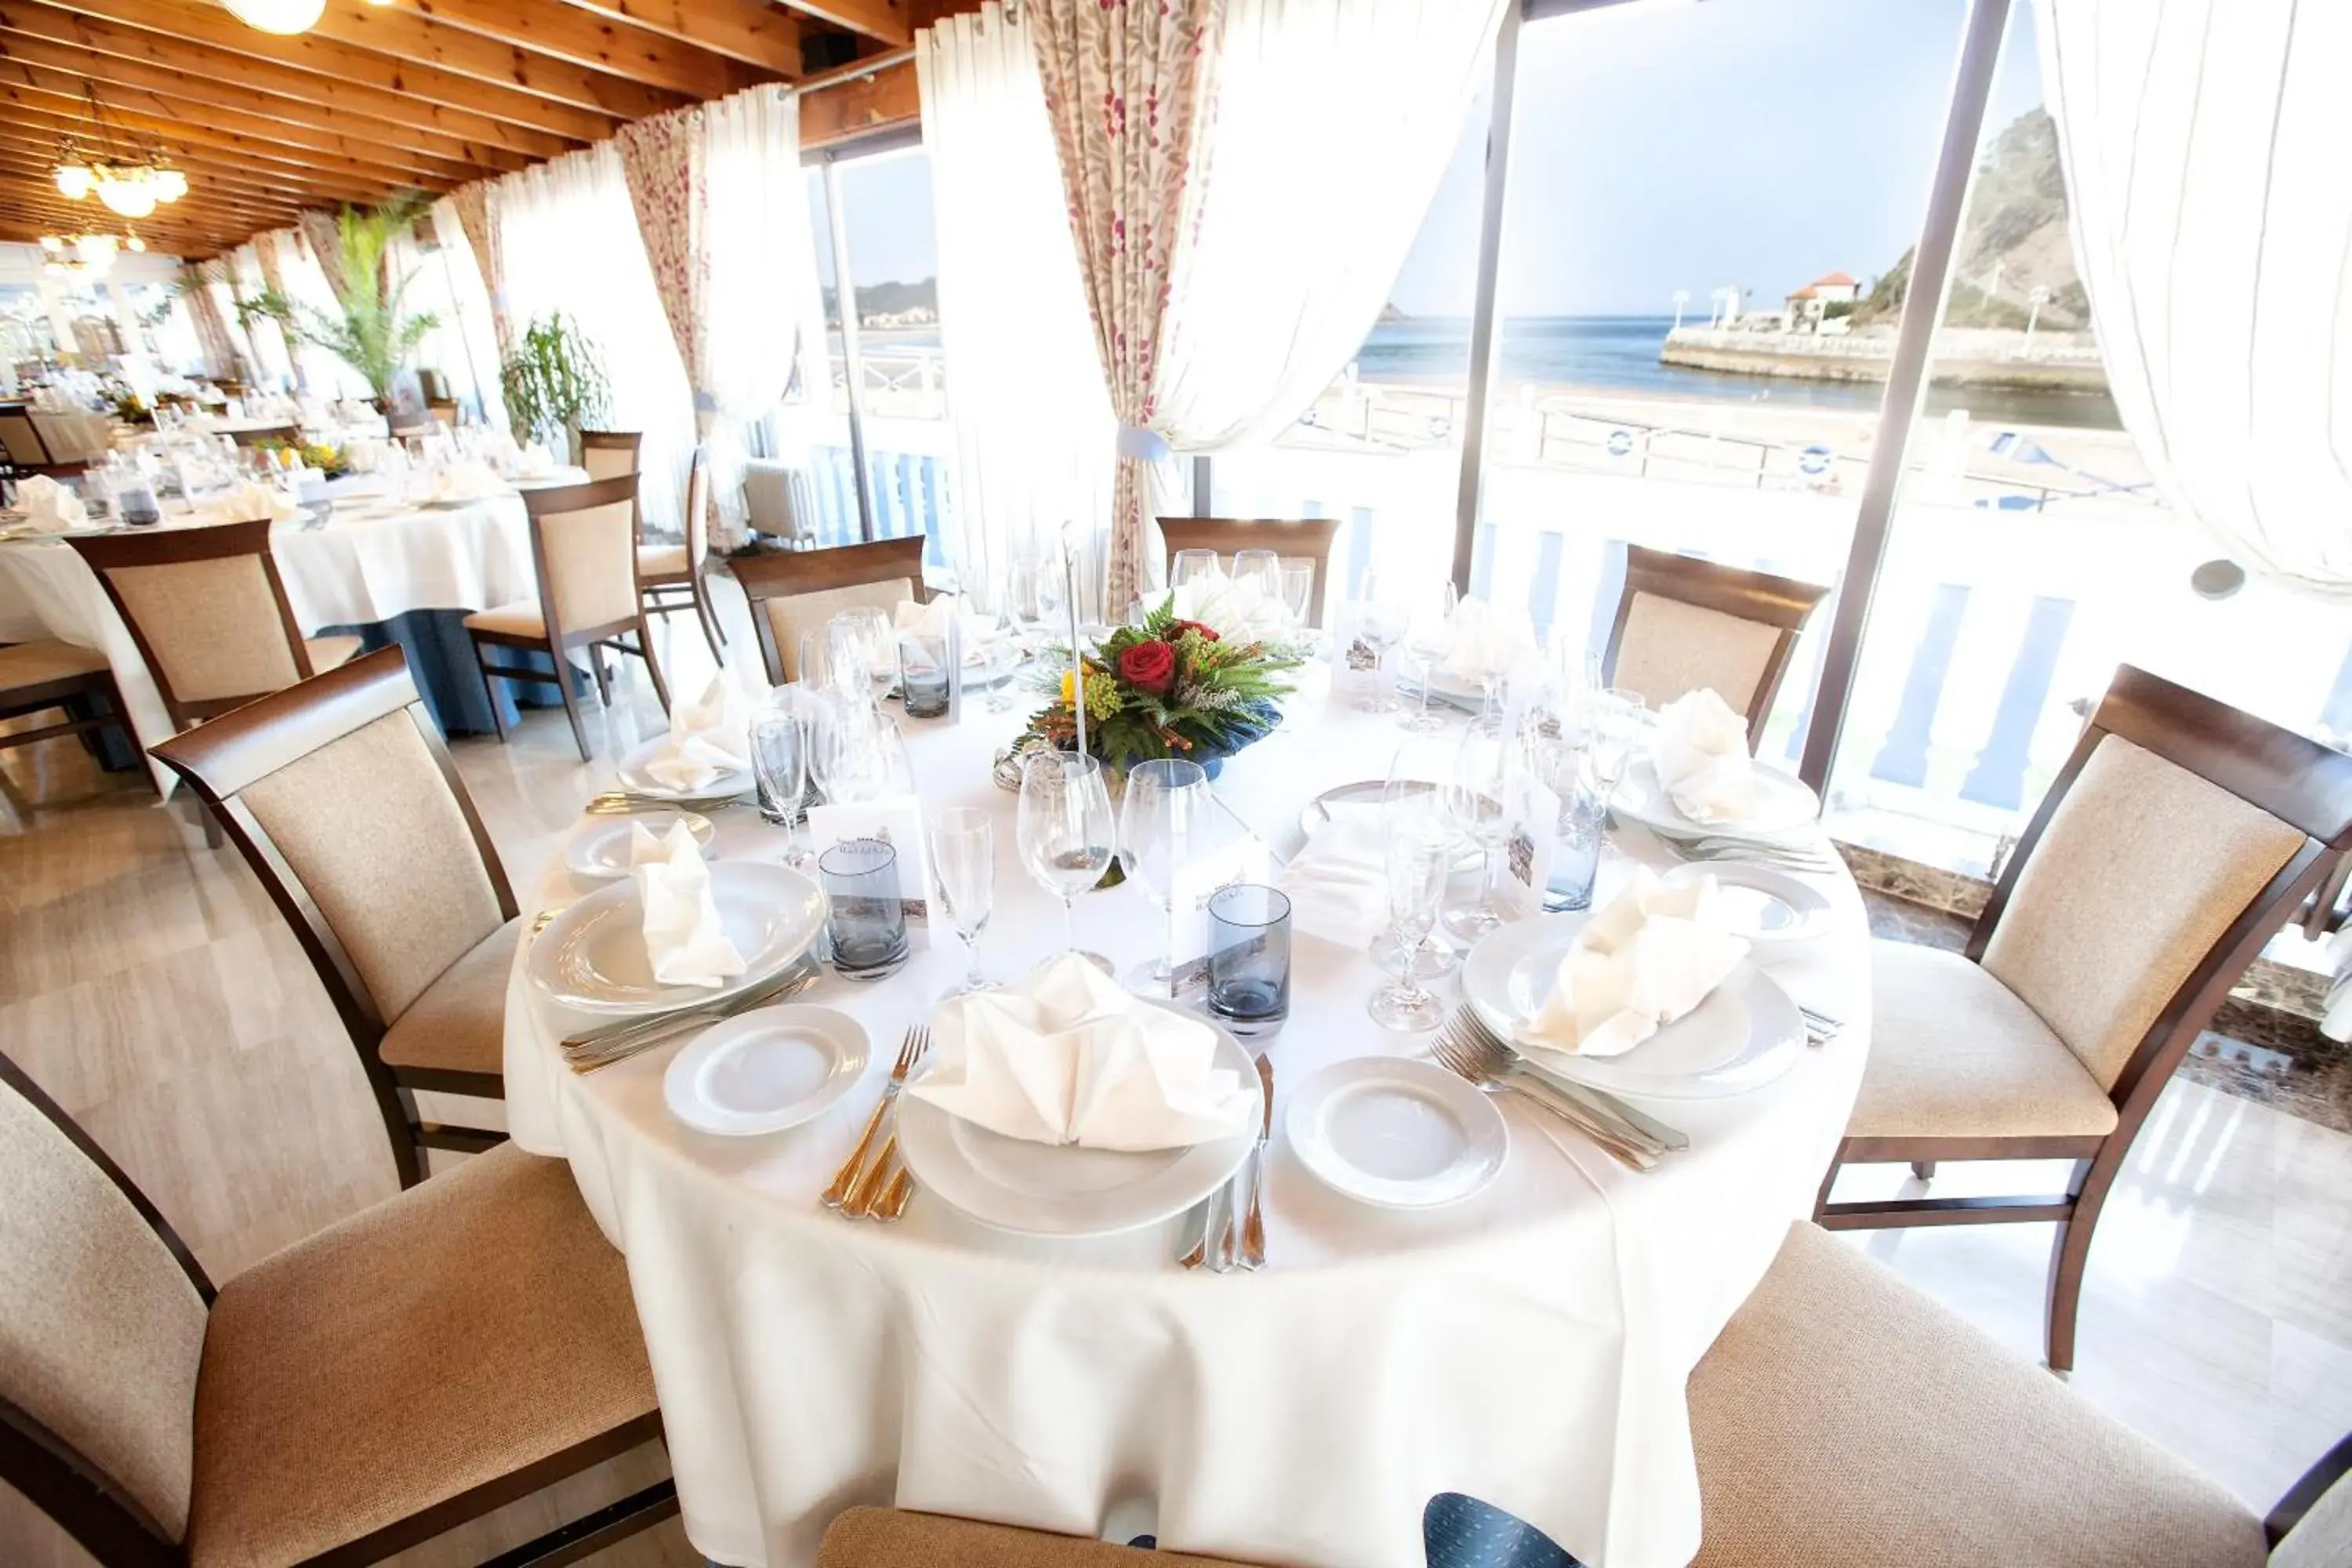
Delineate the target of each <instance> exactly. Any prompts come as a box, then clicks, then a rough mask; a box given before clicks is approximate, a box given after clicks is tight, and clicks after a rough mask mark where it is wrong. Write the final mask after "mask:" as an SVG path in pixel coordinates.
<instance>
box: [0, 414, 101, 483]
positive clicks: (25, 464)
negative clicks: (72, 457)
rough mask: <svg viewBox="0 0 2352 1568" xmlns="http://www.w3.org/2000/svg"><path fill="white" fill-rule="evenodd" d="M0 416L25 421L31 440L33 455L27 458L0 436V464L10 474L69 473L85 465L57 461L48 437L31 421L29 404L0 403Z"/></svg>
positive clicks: (27, 434)
mask: <svg viewBox="0 0 2352 1568" xmlns="http://www.w3.org/2000/svg"><path fill="white" fill-rule="evenodd" d="M0 417H13V418H18V419H22V420H23V421H24V422H25V434H26V436H28V437H31V438H32V442H33V451H34V454H35V456H34V457H33V458H31V459H30V460H27V459H26V458H23V457H20V456H19V455H18V454H17V453H16V452H15V451H13V450H11V449H10V447H9V446H8V442H7V438H6V437H0V465H5V467H6V468H7V470H8V472H9V473H10V474H11V475H17V474H52V475H54V474H59V473H70V472H73V471H75V470H77V469H79V468H83V467H86V466H87V465H84V464H79V463H60V462H58V459H57V455H56V454H55V453H53V452H51V451H50V450H49V443H48V438H47V437H45V436H43V435H42V434H41V427H40V426H38V425H36V424H34V423H33V405H31V404H29V403H6V404H0Z"/></svg>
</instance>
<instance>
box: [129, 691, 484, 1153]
mask: <svg viewBox="0 0 2352 1568" xmlns="http://www.w3.org/2000/svg"><path fill="white" fill-rule="evenodd" d="M402 710H406V711H407V713H408V715H409V717H410V718H411V719H413V720H414V721H415V723H416V729H417V733H418V734H419V735H421V736H423V737H424V740H425V749H426V750H427V751H429V752H432V754H433V761H434V763H435V765H436V766H437V767H439V769H440V770H441V779H442V782H443V783H444V784H447V785H448V786H449V793H450V795H452V796H454V797H455V798H456V800H457V809H458V811H459V812H460V813H461V814H463V816H465V819H466V827H467V831H468V832H470V833H471V834H472V835H473V839H474V848H475V850H476V851H477V852H478V853H479V855H480V856H481V858H482V869H483V871H484V872H485V873H486V874H487V875H488V877H489V879H490V888H491V890H492V891H493V892H494V893H495V894H496V895H497V898H498V904H499V918H500V919H501V920H502V921H510V920H513V919H514V918H515V916H516V914H517V912H518V909H517V906H516V904H515V896H514V889H512V887H510V886H509V884H508V881H507V874H506V868H505V867H503V866H502V865H500V864H499V852H498V849H497V848H496V847H495V846H493V845H492V844H491V842H490V835H489V831H488V829H487V828H485V827H484V826H482V819H481V816H479V814H478V813H477V812H476V811H475V810H474V802H473V797H471V796H470V795H467V793H466V786H465V784H464V783H463V782H462V781H461V780H460V779H459V778H458V776H457V764H455V763H452V762H451V761H450V760H449V748H448V747H447V745H446V744H445V743H444V742H443V741H442V738H441V731H439V730H438V729H436V727H435V726H434V723H433V719H432V715H431V714H429V713H428V712H426V711H425V703H424V700H423V699H422V698H420V697H419V696H418V695H417V692H416V683H415V680H414V679H412V678H411V677H410V675H409V673H408V658H407V655H406V654H404V652H403V651H402V650H401V648H400V647H399V646H398V645H396V644H395V645H394V646H393V647H383V648H378V649H377V650H376V651H374V652H373V653H371V654H366V655H363V656H362V657H361V658H355V659H353V660H352V662H351V663H349V664H347V665H344V666H343V667H342V668H340V669H331V670H329V671H328V672H327V673H326V674H324V675H320V676H314V677H312V678H311V679H309V680H306V681H304V682H302V683H301V684H300V685H299V686H289V687H288V688H287V689H285V690H283V691H280V692H275V693H273V694H271V695H270V696H268V697H265V698H263V699H261V700H258V701H257V702H253V703H250V704H248V705H247V706H246V707H244V708H241V709H239V710H236V712H235V713H232V714H228V715H226V716H224V717H222V718H219V719H215V720H214V721H212V722H211V723H209V724H206V725H205V726H204V727H203V728H202V729H198V730H193V731H189V732H188V733H186V734H184V735H175V736H173V738H172V739H171V740H169V741H166V742H163V744H162V745H160V746H157V747H155V748H154V755H155V757H156V758H157V759H158V760H159V761H161V762H162V763H163V765H164V766H165V767H168V768H170V769H171V770H172V771H173V773H176V774H178V775H179V776H180V777H181V778H183V779H184V780H186V781H187V784H188V787H189V788H190V789H192V790H194V791H195V793H196V795H197V796H198V798H200V799H201V800H202V801H203V802H204V803H205V807H206V809H207V810H209V811H210V812H211V814H212V815H213V816H214V817H215V818H216V819H217V820H218V821H219V822H220V823H221V825H222V826H224V827H226V829H227V832H228V836H229V837H230V838H231V839H233V840H234V841H235V842H236V847H237V849H238V850H239V851H240V852H241V853H242V854H243V855H244V856H245V859H246V863H247V865H248V866H250V867H252V868H253V873H254V875H255V877H257V879H259V880H260V882H261V885H262V887H263V888H264V889H267V890H268V894H269V898H270V901H271V902H272V903H274V904H276V905H277V906H278V913H280V914H282V915H284V916H285V917H286V923H287V924H288V925H289V926H291V927H293V928H294V935H295V939H296V940H297V941H299V942H300V943H301V944H302V952H303V953H304V955H305V956H307V957H308V958H309V959H310V967H311V969H312V970H313V971H315V972H316V973H317V974H318V976H319V983H320V984H321V985H324V986H325V987H326V988H327V996H328V999H329V1000H331V1001H332V1002H333V1003H334V1005H335V1014H336V1016H338V1017H340V1018H341V1019H342V1021H343V1030H344V1032H345V1033H346V1034H348V1035H349V1036H350V1037H351V1040H352V1048H353V1049H354V1050H356V1051H357V1052H358V1053H359V1058H360V1068H361V1070H362V1072H363V1073H364V1074H365V1075H366V1077H367V1081H368V1090H369V1092H370V1093H371V1094H372V1095H373V1097H374V1099H375V1106H376V1111H377V1113H378V1114H379V1115H381V1116H382V1117H383V1131H384V1136H385V1137H386V1138H388V1139H389V1140H390V1141H391V1143H392V1163H393V1165H394V1169H395V1170H396V1171H397V1172H398V1173H399V1176H400V1184H401V1185H402V1186H404V1187H413V1186H415V1185H416V1184H417V1183H419V1182H421V1181H423V1180H425V1174H426V1171H425V1150H427V1149H442V1150H447V1151H450V1152H457V1153H463V1154H478V1153H480V1152H483V1151H484V1150H487V1149H490V1148H494V1147H496V1146H497V1145H499V1144H500V1143H503V1142H506V1137H507V1135H506V1134H505V1133H503V1132H500V1131H496V1130H494V1129H490V1128H482V1127H465V1126H458V1125H456V1124H452V1123H446V1122H437V1121H425V1118H424V1116H423V1114H422V1112H420V1111H419V1110H418V1109H417V1104H416V1095H417V1092H418V1091H419V1090H422V1091H424V1092H425V1093H428V1094H460V1095H467V1096H470V1097H472V1098H474V1099H477V1100H504V1099H505V1098H506V1076H505V1075H504V1074H503V1073H476V1072H463V1071H457V1070H455V1069H451V1068H414V1067H394V1066H392V1065H391V1064H389V1063H387V1062H386V1061H385V1060H384V1059H383V1037H384V1034H385V1032H386V1031H387V1030H388V1029H389V1028H390V1027H391V1020H389V1019H387V1018H385V1017H384V1016H383V1009H381V1008H380V1007H378V1006H377V1005H376V1003H375V999H374V998H373V996H371V995H370V994H368V988H367V984H366V983H365V982H364V981H362V979H361V978H360V973H359V968H358V966H357V965H356V964H354V963H352V956H351V953H350V952H349V951H348V950H347V949H346V948H345V947H344V946H343V943H342V940H341V938H340V937H338V936H336V934H335V931H334V928H333V927H332V926H331V925H329V924H328V923H327V918H326V916H325V915H324V914H322V913H321V912H320V909H319V906H318V904H317V903H316V902H315V901H314V900H312V899H311V897H310V892H309V890H308V889H305V888H304V887H303V886H302V882H301V879H300V878H299V877H298V876H296V875H295V872H294V868H293V867H291V866H290V865H289V864H288V863H287V860H286V857H285V855H284V854H283V853H282V852H281V851H280V850H279V849H278V845H277V842H276V840H274V839H273V838H271V837H270V836H269V833H268V829H266V828H264V827H263V826H261V823H260V821H259V819H258V818H257V817H256V816H254V815H253V812H252V810H251V808H249V807H248V806H247V805H246V804H245V803H244V801H243V800H242V799H240V798H239V794H240V792H241V790H242V789H243V787H244V786H243V784H242V783H240V784H238V785H237V787H236V788H235V789H227V790H224V789H222V788H221V787H220V781H222V780H223V779H238V780H247V779H249V778H250V777H258V776H264V775H266V773H269V772H274V771H276V768H278V767H282V766H284V765H285V764H286V763H289V762H292V761H294V760H295V759H296V758H298V757H300V756H303V755H307V754H309V753H310V752H312V751H314V750H316V749H317V748H318V747H320V746H322V745H326V744H328V743H330V742H333V741H336V740H340V739H341V738H342V737H343V736H344V735H347V734H350V733H351V732H352V731H354V730H356V729H358V728H359V727H360V726H361V725H362V724H365V723H370V722H373V721H375V720H377V719H379V718H382V717H383V716H384V715H386V714H388V713H396V712H400V711H402ZM305 741H307V742H308V743H307V744H306V743H304V742H305ZM264 756H273V757H274V761H273V763H272V764H271V765H270V766H268V767H261V766H259V765H258V763H257V759H258V758H260V757H264Z"/></svg>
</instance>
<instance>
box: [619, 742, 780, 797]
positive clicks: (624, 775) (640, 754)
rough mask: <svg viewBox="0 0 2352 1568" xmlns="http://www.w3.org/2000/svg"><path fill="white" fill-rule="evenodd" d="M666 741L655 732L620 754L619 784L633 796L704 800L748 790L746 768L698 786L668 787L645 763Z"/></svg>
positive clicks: (749, 770) (749, 779)
mask: <svg viewBox="0 0 2352 1568" xmlns="http://www.w3.org/2000/svg"><path fill="white" fill-rule="evenodd" d="M668 744H669V737H668V736H667V735H656V736H655V737H654V738H653V739H652V740H650V741H647V742H645V743H644V744H643V745H640V746H637V747H635V748H634V749H633V750H631V752H629V754H628V755H627V756H625V757H623V758H622V759H621V787H622V788H623V789H625V790H627V791H629V792H630V793H631V794H633V795H653V796H655V797H656V798H657V799H660V800H707V799H709V798H710V797H711V796H713V795H745V794H749V793H750V791H751V769H749V768H730V769H728V770H727V771H726V772H725V773H720V774H719V776H718V777H717V778H715V779H713V780H711V781H710V782H709V784H704V785H703V786H702V787H701V788H699V789H673V788H671V787H670V786H669V785H668V784H664V783H662V782H661V780H659V779H657V778H656V777H654V775H653V774H651V773H647V772H646V763H650V762H652V761H653V760H654V758H655V757H656V755H657V754H658V753H659V752H660V751H661V749H662V748H663V747H664V746H667V745H668Z"/></svg>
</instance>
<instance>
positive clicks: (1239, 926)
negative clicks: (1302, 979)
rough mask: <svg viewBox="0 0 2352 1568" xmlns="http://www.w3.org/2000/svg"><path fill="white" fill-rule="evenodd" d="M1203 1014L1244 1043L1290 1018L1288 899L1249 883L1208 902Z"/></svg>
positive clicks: (1220, 892)
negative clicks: (1205, 1007) (1206, 985)
mask: <svg viewBox="0 0 2352 1568" xmlns="http://www.w3.org/2000/svg"><path fill="white" fill-rule="evenodd" d="M1208 948H1209V1011H1210V1013H1211V1014H1213V1015H1214V1016H1215V1017H1216V1018H1217V1019H1218V1021H1219V1022H1221V1023H1223V1025H1224V1026H1225V1027H1226V1028H1227V1029H1230V1030H1231V1031H1232V1032H1233V1033H1234V1034H1235V1035H1238V1036H1240V1037H1243V1038H1244V1039H1246V1038H1249V1037H1252V1036H1256V1035H1270V1034H1273V1033H1274V1032H1275V1031H1276V1030H1277V1029H1279V1028H1281V1027H1282V1025H1283V1021H1284V1020H1285V1019H1286V1018H1288V1017H1289V1016H1290V900H1289V898H1288V896H1287V895H1286V894H1284V893H1283V892H1281V891H1280V890H1279V889H1274V888H1268V887H1263V886H1260V885H1259V884H1257V883H1255V882H1240V883H1236V884H1235V885H1234V886H1233V887H1230V888H1220V889H1217V890H1216V892H1215V893H1214V894H1213V895H1211V897H1210V899H1209V931H1208Z"/></svg>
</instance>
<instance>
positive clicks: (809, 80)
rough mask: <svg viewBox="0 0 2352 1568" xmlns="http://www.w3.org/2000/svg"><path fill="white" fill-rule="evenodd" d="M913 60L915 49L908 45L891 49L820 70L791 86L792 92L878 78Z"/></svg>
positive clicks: (811, 90) (810, 90)
mask: <svg viewBox="0 0 2352 1568" xmlns="http://www.w3.org/2000/svg"><path fill="white" fill-rule="evenodd" d="M913 58H915V48H914V46H913V45H911V44H909V45H908V46H907V47H904V48H898V49H892V50H890V51H889V52H888V53H887V54H879V55H869V56H868V57H866V58H865V59H862V60H852V61H851V62H850V63H849V64H847V65H845V66H835V67H834V68H832V69H830V70H821V71H819V72H817V73H816V74H815V75H814V76H812V77H804V78H803V79H801V80H799V81H796V82H794V83H793V91H794V92H814V91H815V90H816V89H819V88H827V87H839V86H841V85H842V84H843V83H845V82H852V81H857V80H860V79H864V78H866V77H870V76H878V75H880V74H881V73H882V72H884V71H886V70H888V69H889V68H891V67H892V66H902V65H905V64H906V63H907V62H908V60H911V59H913Z"/></svg>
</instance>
